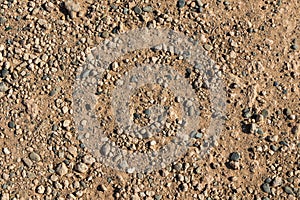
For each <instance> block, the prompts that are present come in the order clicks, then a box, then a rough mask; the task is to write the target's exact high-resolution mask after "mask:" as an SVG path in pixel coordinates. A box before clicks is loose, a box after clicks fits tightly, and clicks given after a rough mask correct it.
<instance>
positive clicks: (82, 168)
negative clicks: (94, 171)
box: [75, 163, 89, 173]
mask: <svg viewBox="0 0 300 200" xmlns="http://www.w3.org/2000/svg"><path fill="white" fill-rule="evenodd" d="M88 169H89V168H88V166H87V165H86V164H84V163H78V164H77V165H76V167H75V170H76V171H78V172H80V173H85V172H87V171H88Z"/></svg>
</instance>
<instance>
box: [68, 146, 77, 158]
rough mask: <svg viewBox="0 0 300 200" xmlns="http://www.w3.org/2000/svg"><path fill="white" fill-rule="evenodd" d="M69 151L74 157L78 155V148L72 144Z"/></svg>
mask: <svg viewBox="0 0 300 200" xmlns="http://www.w3.org/2000/svg"><path fill="white" fill-rule="evenodd" d="M68 152H69V153H70V154H71V155H72V156H73V157H76V156H77V148H76V147H74V146H70V147H69V148H68Z"/></svg>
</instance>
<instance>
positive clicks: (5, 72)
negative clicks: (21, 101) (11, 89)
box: [1, 68, 9, 78]
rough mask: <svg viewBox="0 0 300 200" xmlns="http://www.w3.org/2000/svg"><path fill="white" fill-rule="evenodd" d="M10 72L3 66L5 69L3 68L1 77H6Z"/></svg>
mask: <svg viewBox="0 0 300 200" xmlns="http://www.w3.org/2000/svg"><path fill="white" fill-rule="evenodd" d="M8 73H9V71H8V69H6V68H3V69H2V70H1V77H2V78H5V77H6V76H7V75H8Z"/></svg>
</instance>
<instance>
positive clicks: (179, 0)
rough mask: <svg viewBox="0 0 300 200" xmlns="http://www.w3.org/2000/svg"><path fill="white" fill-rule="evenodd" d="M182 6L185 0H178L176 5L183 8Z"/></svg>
mask: <svg viewBox="0 0 300 200" xmlns="http://www.w3.org/2000/svg"><path fill="white" fill-rule="evenodd" d="M184 6H185V0H178V2H177V7H178V8H183V7H184Z"/></svg>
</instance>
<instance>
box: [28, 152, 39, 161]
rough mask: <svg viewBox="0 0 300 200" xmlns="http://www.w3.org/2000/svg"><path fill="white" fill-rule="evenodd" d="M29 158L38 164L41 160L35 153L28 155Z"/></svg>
mask: <svg viewBox="0 0 300 200" xmlns="http://www.w3.org/2000/svg"><path fill="white" fill-rule="evenodd" d="M29 158H30V159H31V160H32V161H36V162H39V161H40V160H41V157H40V156H39V154H37V153H35V152H31V153H30V154H29Z"/></svg>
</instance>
